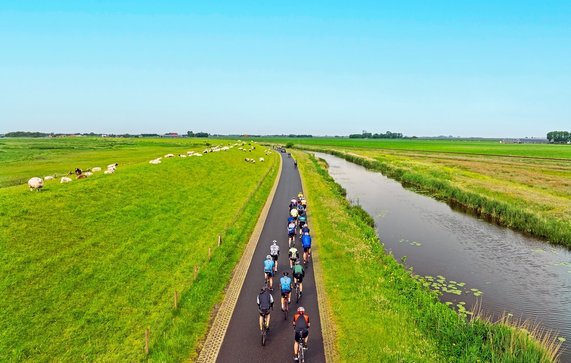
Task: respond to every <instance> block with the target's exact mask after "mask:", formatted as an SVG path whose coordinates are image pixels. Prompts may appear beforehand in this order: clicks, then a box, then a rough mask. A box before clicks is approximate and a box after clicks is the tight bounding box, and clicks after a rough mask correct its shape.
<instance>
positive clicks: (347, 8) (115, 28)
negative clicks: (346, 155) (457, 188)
mask: <svg viewBox="0 0 571 363" xmlns="http://www.w3.org/2000/svg"><path fill="white" fill-rule="evenodd" d="M164 3H165V4H163V3H162V2H156V1H153V2H151V1H120V0H117V1H97V2H95V1H80V0H70V1H57V0H50V1H25V0H14V1H10V0H0V132H7V131H15V130H27V131H47V132H49V131H54V132H88V131H95V132H109V133H123V132H131V133H139V132H169V131H176V132H186V131H187V130H194V131H199V130H204V131H208V132H211V133H251V134H258V133H261V134H270V133H272V134H273V133H303V134H306V133H311V134H315V135H325V134H328V135H335V134H349V133H354V132H360V131H361V130H367V131H371V132H384V131H386V130H391V131H399V132H403V133H405V134H407V135H418V136H421V135H457V136H491V137H493V136H517V137H523V136H544V135H545V133H546V132H547V131H550V130H557V129H564V130H569V129H571V102H570V101H571V26H570V25H569V24H571V1H526V0H523V1H436V0H435V1H426V0H424V1H351V2H349V1H347V2H344V1H315V2H314V1H289V2H273V1H266V2H261V1H209V2H190V1H168V2H167V1H165V2H164Z"/></svg>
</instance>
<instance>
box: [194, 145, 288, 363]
mask: <svg viewBox="0 0 571 363" xmlns="http://www.w3.org/2000/svg"><path fill="white" fill-rule="evenodd" d="M279 163H280V164H279V167H278V175H277V177H276V180H275V181H274V185H273V186H272V190H271V191H270V194H269V196H268V199H267V200H266V204H264V207H263V208H262V212H261V213H260V217H259V218H258V221H257V223H256V227H255V228H254V231H253V232H252V235H251V236H250V240H249V241H248V244H247V245H246V248H245V249H244V253H243V254H242V257H241V258H240V261H239V262H238V264H237V265H236V268H235V269H234V272H233V273H232V278H231V279H230V282H229V284H228V289H227V290H226V293H225V295H224V299H223V300H222V303H221V305H220V308H219V309H218V312H217V313H216V316H215V318H214V321H213V323H212V326H211V327H210V330H209V331H208V334H207V336H206V340H205V341H204V344H203V346H202V350H201V351H200V354H199V355H198V359H197V362H201V363H211V362H216V359H217V357H218V353H219V352H220V348H221V347H222V342H223V341H224V336H225V335H226V330H227V329H228V326H229V324H230V320H231V318H232V314H233V313H234V308H235V307H236V303H237V302H238V297H239V296H240V291H241V290H242V285H243V284H244V281H245V280H246V273H247V272H248V268H249V267H250V263H251V262H252V257H253V256H254V251H255V250H256V246H257V244H258V240H259V239H260V235H261V234H262V229H263V228H264V225H265V223H266V219H267V217H268V213H269V211H270V207H271V205H272V202H273V200H274V196H275V194H276V190H277V188H278V184H279V182H280V178H281V173H282V164H283V161H282V157H281V155H279Z"/></svg>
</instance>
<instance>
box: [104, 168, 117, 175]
mask: <svg viewBox="0 0 571 363" xmlns="http://www.w3.org/2000/svg"><path fill="white" fill-rule="evenodd" d="M114 172H115V168H109V169H107V170H105V171H104V172H103V174H113V173H114Z"/></svg>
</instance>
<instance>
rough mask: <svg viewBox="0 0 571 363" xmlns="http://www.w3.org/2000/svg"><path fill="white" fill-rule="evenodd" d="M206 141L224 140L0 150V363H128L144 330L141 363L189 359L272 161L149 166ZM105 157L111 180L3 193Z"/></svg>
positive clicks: (72, 143) (236, 155)
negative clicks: (113, 167) (110, 167)
mask: <svg viewBox="0 0 571 363" xmlns="http://www.w3.org/2000/svg"><path fill="white" fill-rule="evenodd" d="M52 142H53V144H52ZM205 142H210V143H212V144H222V143H228V142H227V141H226V142H224V141H220V140H210V141H198V142H197V141H196V140H192V139H184V140H131V139H116V140H113V139H57V140H48V139H43V140H29V139H26V140H7V139H6V140H2V152H1V153H0V155H2V159H1V160H0V170H2V176H1V178H2V185H3V186H4V187H3V188H0V205H1V206H2V208H1V209H0V295H1V296H2V299H0V331H1V332H2V333H1V334H0V352H1V356H2V358H1V359H0V360H8V361H140V360H143V359H145V356H144V352H143V348H144V334H145V329H146V328H147V327H150V331H151V340H150V356H149V358H150V359H151V360H153V361H167V360H168V361H182V360H186V359H188V358H189V357H190V358H192V357H193V356H194V355H195V354H196V349H197V346H198V344H199V342H200V340H201V339H202V338H203V337H204V334H205V332H206V329H207V326H208V321H209V318H210V314H211V312H212V309H213V307H214V305H215V304H216V303H217V302H219V301H220V299H221V297H222V294H223V290H224V288H225V286H226V284H227V282H228V280H229V277H230V274H231V272H232V268H233V267H234V265H235V263H236V262H237V261H238V259H239V257H240V255H241V253H242V249H243V246H244V245H245V243H246V242H247V240H248V238H249V236H250V234H251V232H252V230H253V227H254V224H255V221H256V220H257V217H258V215H259V213H260V211H261V208H262V206H263V204H264V202H265V200H266V198H267V195H268V193H269V190H270V188H271V186H272V184H273V181H274V179H275V177H276V175H277V169H278V160H279V159H278V156H277V154H273V155H265V154H264V153H263V148H262V147H259V146H258V147H257V148H256V150H254V151H253V152H251V153H244V152H242V151H239V150H237V148H234V149H231V150H229V151H226V152H218V153H210V154H207V155H205V156H203V157H189V158H184V159H183V158H178V157H175V158H172V159H163V161H162V163H161V164H159V165H150V164H149V163H148V161H149V160H150V159H151V158H155V157H158V156H162V155H164V154H166V153H174V154H178V153H182V152H186V151H188V150H202V149H204V143H205ZM26 145H28V146H29V147H28V146H26ZM245 154H246V155H247V156H248V157H255V158H258V157H260V156H263V157H265V159H266V162H265V163H259V162H258V163H256V164H250V163H246V162H244V160H243V159H244V157H245ZM115 161H118V162H119V167H118V169H117V171H116V172H115V174H111V175H103V174H102V173H96V174H95V175H93V176H92V177H89V178H87V179H83V180H73V181H72V182H71V183H69V184H60V183H59V181H57V180H54V181H47V182H46V186H45V187H44V190H42V191H41V192H35V191H34V192H31V191H29V190H28V188H27V186H26V185H24V184H20V183H18V184H17V185H14V184H16V181H17V180H21V179H23V180H24V182H25V180H27V178H29V177H31V176H43V175H49V174H53V173H65V172H67V171H69V170H73V169H74V168H75V167H83V168H87V167H92V166H102V167H105V166H106V165H107V164H109V163H111V162H115ZM74 179H75V178H74ZM219 234H220V235H222V239H223V243H222V245H221V247H218V246H217V237H218V235H219ZM209 248H210V249H211V251H212V257H211V259H210V260H209V259H208V251H209ZM195 266H198V268H199V273H198V276H197V278H196V279H195V278H194V268H195ZM175 290H177V291H178V292H179V293H180V302H179V308H178V309H177V310H175V309H174V308H173V300H174V292H175Z"/></svg>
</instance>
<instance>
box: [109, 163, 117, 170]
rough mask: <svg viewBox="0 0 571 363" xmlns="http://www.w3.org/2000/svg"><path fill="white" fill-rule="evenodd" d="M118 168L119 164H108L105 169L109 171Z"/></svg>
mask: <svg viewBox="0 0 571 363" xmlns="http://www.w3.org/2000/svg"><path fill="white" fill-rule="evenodd" d="M118 166H119V163H115V164H109V165H107V169H111V168H113V169H116V168H117V167H118Z"/></svg>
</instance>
